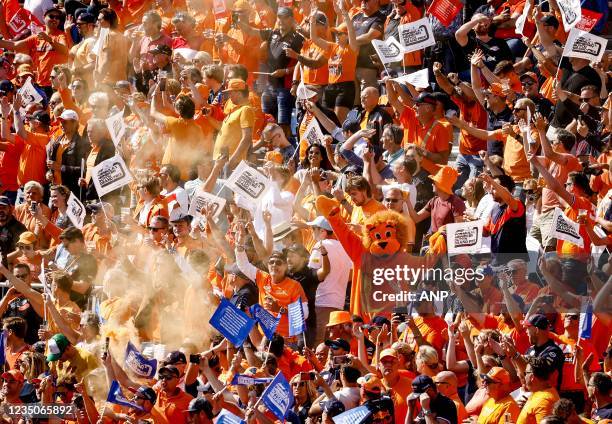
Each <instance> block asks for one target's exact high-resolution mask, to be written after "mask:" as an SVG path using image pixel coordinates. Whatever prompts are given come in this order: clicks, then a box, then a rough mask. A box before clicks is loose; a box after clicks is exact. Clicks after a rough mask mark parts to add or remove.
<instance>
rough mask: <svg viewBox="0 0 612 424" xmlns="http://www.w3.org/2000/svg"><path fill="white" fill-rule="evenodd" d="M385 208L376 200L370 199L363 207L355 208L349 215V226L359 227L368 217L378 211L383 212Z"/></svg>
mask: <svg viewBox="0 0 612 424" xmlns="http://www.w3.org/2000/svg"><path fill="white" fill-rule="evenodd" d="M384 210H385V207H384V206H383V204H382V203H380V202H379V201H377V200H374V199H370V200H368V201H367V202H366V203H365V204H363V206H355V207H354V208H353V212H352V213H351V224H358V225H361V224H363V223H364V222H365V220H366V219H368V218H369V217H370V216H372V215H374V214H375V213H376V212H378V211H384Z"/></svg>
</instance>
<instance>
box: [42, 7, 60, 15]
mask: <svg viewBox="0 0 612 424" xmlns="http://www.w3.org/2000/svg"><path fill="white" fill-rule="evenodd" d="M52 12H55V13H59V14H60V15H62V16H65V13H64V11H63V10H61V9H58V8H57V7H51V8H49V9H47V10H46V11H45V13H44V14H43V16H47V15H48V14H49V13H52Z"/></svg>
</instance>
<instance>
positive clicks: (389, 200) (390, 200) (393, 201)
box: [385, 197, 400, 203]
mask: <svg viewBox="0 0 612 424" xmlns="http://www.w3.org/2000/svg"><path fill="white" fill-rule="evenodd" d="M399 201H400V199H390V198H388V197H385V202H389V203H397V202H399Z"/></svg>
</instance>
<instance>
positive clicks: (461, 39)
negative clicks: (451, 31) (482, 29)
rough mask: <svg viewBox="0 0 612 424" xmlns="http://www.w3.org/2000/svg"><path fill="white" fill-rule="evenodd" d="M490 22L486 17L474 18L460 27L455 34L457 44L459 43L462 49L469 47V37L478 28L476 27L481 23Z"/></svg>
mask: <svg viewBox="0 0 612 424" xmlns="http://www.w3.org/2000/svg"><path fill="white" fill-rule="evenodd" d="M488 21H489V18H488V17H486V16H484V15H479V16H475V17H472V20H471V21H469V22H466V23H464V24H463V25H461V27H459V29H458V30H457V32H456V33H455V40H457V43H459V45H460V46H461V47H465V46H467V44H468V35H469V33H470V31H471V30H473V29H474V28H476V25H478V24H479V23H481V22H488Z"/></svg>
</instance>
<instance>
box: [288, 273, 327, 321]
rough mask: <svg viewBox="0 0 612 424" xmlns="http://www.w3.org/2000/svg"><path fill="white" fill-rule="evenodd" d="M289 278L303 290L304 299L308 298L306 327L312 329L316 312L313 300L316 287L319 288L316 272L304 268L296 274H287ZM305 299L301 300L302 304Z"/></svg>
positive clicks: (315, 294)
mask: <svg viewBox="0 0 612 424" xmlns="http://www.w3.org/2000/svg"><path fill="white" fill-rule="evenodd" d="M288 277H289V278H292V279H294V280H295V281H297V282H298V283H300V286H302V288H303V289H304V293H306V297H307V298H308V319H307V320H306V325H307V326H308V327H310V328H312V327H311V326H312V325H315V323H316V312H315V298H316V296H317V287H318V286H319V283H320V281H319V278H318V277H317V271H316V270H314V269H312V268H308V267H307V266H305V267H304V268H303V269H301V270H299V271H298V272H296V273H293V274H289V275H288ZM304 300H306V299H302V302H303V301H304Z"/></svg>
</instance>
